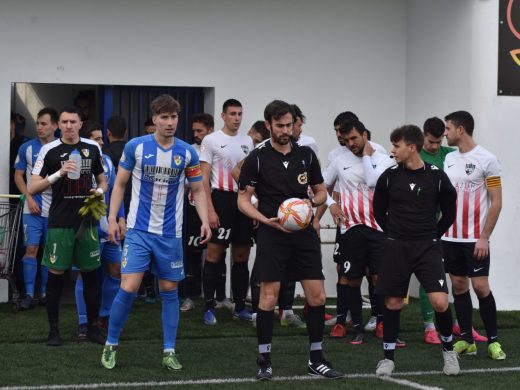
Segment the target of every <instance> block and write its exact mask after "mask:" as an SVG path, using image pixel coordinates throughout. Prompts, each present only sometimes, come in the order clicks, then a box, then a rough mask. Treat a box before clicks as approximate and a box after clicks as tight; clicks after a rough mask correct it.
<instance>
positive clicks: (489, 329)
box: [478, 292, 498, 344]
mask: <svg viewBox="0 0 520 390" xmlns="http://www.w3.org/2000/svg"><path fill="white" fill-rule="evenodd" d="M478 303H479V308H480V309H479V312H480V318H482V322H483V323H484V327H485V328H486V334H487V337H488V343H489V344H491V343H494V342H495V341H498V331H497V306H496V303H495V297H494V296H493V293H492V292H489V295H488V296H487V297H485V298H479V299H478Z"/></svg>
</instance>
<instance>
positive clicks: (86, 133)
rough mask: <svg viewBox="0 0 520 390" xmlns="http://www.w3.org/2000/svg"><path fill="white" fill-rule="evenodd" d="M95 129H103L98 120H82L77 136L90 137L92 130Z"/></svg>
mask: <svg viewBox="0 0 520 390" xmlns="http://www.w3.org/2000/svg"><path fill="white" fill-rule="evenodd" d="M95 130H101V131H103V126H101V123H99V122H98V121H91V120H87V121H85V122H83V125H82V126H81V129H79V136H80V137H83V138H90V136H91V135H92V132H93V131H95Z"/></svg>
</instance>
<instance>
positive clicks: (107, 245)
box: [99, 240, 123, 263]
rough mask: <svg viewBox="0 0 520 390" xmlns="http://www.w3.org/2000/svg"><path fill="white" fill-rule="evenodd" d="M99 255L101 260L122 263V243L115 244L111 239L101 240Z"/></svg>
mask: <svg viewBox="0 0 520 390" xmlns="http://www.w3.org/2000/svg"><path fill="white" fill-rule="evenodd" d="M99 255H100V258H101V262H104V263H121V257H123V251H122V250H121V244H119V243H118V244H113V243H112V242H110V241H106V240H99Z"/></svg>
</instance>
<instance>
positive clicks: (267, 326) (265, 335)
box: [256, 308, 274, 363]
mask: <svg viewBox="0 0 520 390" xmlns="http://www.w3.org/2000/svg"><path fill="white" fill-rule="evenodd" d="M256 313H257V314H256V336H257V338H258V352H259V353H260V355H262V356H263V357H264V360H265V362H266V363H271V342H272V340H273V318H274V310H270V311H264V310H262V309H260V308H258V310H257V312H256Z"/></svg>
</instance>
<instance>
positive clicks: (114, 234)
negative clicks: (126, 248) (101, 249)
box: [108, 218, 121, 245]
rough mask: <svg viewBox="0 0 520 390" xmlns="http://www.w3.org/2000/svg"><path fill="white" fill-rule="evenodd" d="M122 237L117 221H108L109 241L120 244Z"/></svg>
mask: <svg viewBox="0 0 520 390" xmlns="http://www.w3.org/2000/svg"><path fill="white" fill-rule="evenodd" d="M119 237H121V231H120V230H119V225H118V224H117V222H116V220H115V219H111V218H109V219H108V239H109V240H110V242H111V243H113V244H116V245H117V244H118V242H117V241H118V239H119Z"/></svg>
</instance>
